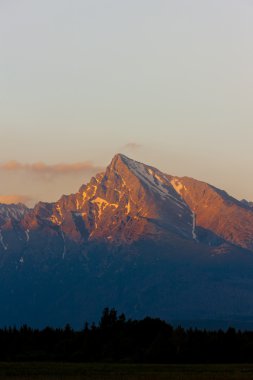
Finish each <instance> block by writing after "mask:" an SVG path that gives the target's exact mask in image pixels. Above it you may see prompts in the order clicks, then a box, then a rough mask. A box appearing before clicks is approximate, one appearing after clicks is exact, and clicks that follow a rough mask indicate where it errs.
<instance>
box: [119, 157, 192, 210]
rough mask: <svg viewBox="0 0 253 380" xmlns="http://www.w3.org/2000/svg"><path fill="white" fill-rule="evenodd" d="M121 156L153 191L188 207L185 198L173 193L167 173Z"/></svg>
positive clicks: (182, 206)
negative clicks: (181, 198) (179, 197)
mask: <svg viewBox="0 0 253 380" xmlns="http://www.w3.org/2000/svg"><path fill="white" fill-rule="evenodd" d="M121 157H122V158H123V161H124V162H125V164H126V165H127V166H128V168H129V169H130V170H131V171H132V172H133V173H134V174H135V175H136V177H138V178H139V179H140V180H141V181H142V182H143V183H145V184H146V185H147V186H148V187H149V188H150V189H151V190H152V191H153V192H156V193H158V194H159V195H160V197H161V198H162V199H163V200H164V201H166V200H168V199H170V200H172V201H173V202H175V203H176V204H177V206H178V207H180V208H182V209H183V208H188V207H187V205H186V204H185V202H184V201H183V200H180V199H178V198H177V197H176V196H175V195H173V192H174V189H173V187H172V186H171V183H170V180H169V179H168V178H167V177H166V175H164V174H163V173H161V172H160V171H159V170H157V169H155V168H152V167H150V166H146V165H144V164H142V163H140V162H137V161H134V160H131V159H129V158H127V157H126V156H123V155H121Z"/></svg>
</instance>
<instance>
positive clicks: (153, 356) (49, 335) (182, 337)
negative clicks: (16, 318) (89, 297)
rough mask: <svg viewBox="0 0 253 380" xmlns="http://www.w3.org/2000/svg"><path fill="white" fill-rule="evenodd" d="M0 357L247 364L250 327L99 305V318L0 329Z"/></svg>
mask: <svg viewBox="0 0 253 380" xmlns="http://www.w3.org/2000/svg"><path fill="white" fill-rule="evenodd" d="M0 361H66V362H67V361H68V362H126V363H128V362H129V363H235V362H237V363H242V362H243V363H245V362H247V363H252V362H253V332H251V331H238V330H235V329H234V328H229V329H228V330H226V331H222V330H217V331H207V330H199V329H184V328H182V327H176V328H174V327H173V326H171V325H170V324H168V323H166V322H165V321H162V320H160V319H158V318H149V317H146V318H144V319H142V320H131V319H126V317H125V315H124V314H121V315H118V314H117V312H116V310H115V309H109V308H106V309H104V311H103V313H102V316H101V319H100V321H99V323H98V324H97V325H96V324H94V323H93V324H91V325H89V324H88V323H85V325H84V328H83V329H82V330H81V331H75V330H73V329H72V328H71V326H70V325H66V326H65V327H64V328H50V327H46V328H44V329H43V330H39V329H33V328H30V327H28V326H26V325H24V326H22V327H20V328H19V329H17V328H15V327H12V328H3V329H0Z"/></svg>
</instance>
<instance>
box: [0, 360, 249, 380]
mask: <svg viewBox="0 0 253 380" xmlns="http://www.w3.org/2000/svg"><path fill="white" fill-rule="evenodd" d="M4 379H13V380H14V379H15V380H18V379H22V380H32V379H35V380H81V379H87V380H109V379H110V380H164V379H168V380H202V379H203V380H252V379H253V365H247V364H245V365H241V364H240V365H237V364H233V365H229V364H228V365H203V364H201V365H140V364H138V365H132V364H120V365H119V364H68V363H0V380H4Z"/></svg>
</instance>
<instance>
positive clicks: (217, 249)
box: [0, 154, 253, 326]
mask: <svg viewBox="0 0 253 380" xmlns="http://www.w3.org/2000/svg"><path fill="white" fill-rule="evenodd" d="M252 251H253V208H252V205H251V203H250V202H247V201H241V202H240V201H238V200H236V199H234V198H232V197H230V196H229V195H228V194H227V193H225V192H224V191H222V190H219V189H217V188H215V187H213V186H211V185H208V184H206V183H203V182H200V181H197V180H195V179H192V178H187V177H183V178H180V177H175V176H171V175H169V174H166V173H162V172H161V171H159V170H158V169H156V168H154V167H151V166H148V165H145V164H142V163H140V162H137V161H134V160H132V159H130V158H128V157H126V156H124V155H122V154H117V155H116V156H115V157H114V158H113V159H112V161H111V163H110V164H109V166H108V167H107V169H106V170H105V172H103V173H99V174H97V175H96V176H95V177H93V178H92V179H91V180H90V182H89V183H88V184H85V185H82V186H81V188H80V189H79V191H78V192H77V193H76V194H71V195H63V196H62V197H61V198H60V199H59V200H58V201H57V202H54V203H45V202H39V203H38V204H37V205H36V206H35V207H34V208H33V209H28V208H27V207H26V206H24V205H22V204H18V205H3V204H0V289H1V291H0V302H1V305H3V306H2V309H1V315H0V325H3V324H4V325H8V324H18V323H31V324H32V325H45V324H54V325H61V324H65V323H66V322H71V323H73V324H74V325H75V326H80V325H81V324H82V323H83V319H84V318H86V319H88V320H96V319H97V318H98V316H99V315H100V313H101V310H102V309H103V307H105V306H111V307H117V308H118V309H120V310H121V311H124V312H127V313H128V314H129V315H130V316H133V317H142V316H145V315H153V316H159V317H162V318H165V319H170V318H174V319H181V320H182V319H192V318H223V317H224V318H226V317H227V318H228V317H229V318H230V317H231V318H234V317H235V318H241V317H247V318H248V317H250V316H251V315H252V316H253V306H252V305H253V290H252V289H253V271H252V270H251V268H252V267H253V252H252Z"/></svg>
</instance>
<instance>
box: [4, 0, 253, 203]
mask: <svg viewBox="0 0 253 380" xmlns="http://www.w3.org/2000/svg"><path fill="white" fill-rule="evenodd" d="M252 19H253V5H252V2H251V1H248V0H240V1H238V0H212V1H210V0H192V1H190V2H189V1H188V0H181V1H170V0H168V1H165V0H157V1H151V0H150V1H149V0H137V1H136V0H135V1H133V0H129V1H126V2H125V1H118V0H108V1H104V0H97V1H93V0H92V1H91V0H74V1H71V2H70V1H69V0H50V1H49V0H44V1H43V2H35V1H33V0H23V1H22V2H18V1H15V0H8V1H7V0H3V1H1V2H0V35H1V36H2V37H1V39H0V49H1V62H0V132H1V151H0V202H1V201H6V200H8V201H12V200H15V201H17V200H18V199H20V200H22V201H25V202H26V203H28V204H30V205H31V204H33V203H34V202H36V201H37V200H39V199H41V200H48V201H51V200H56V199H57V198H58V197H59V196H60V195H61V194H62V193H70V192H74V191H76V190H77V189H78V188H79V186H80V185H81V184H82V183H83V182H86V181H87V180H88V179H89V178H90V176H91V175H93V174H94V173H96V172H97V171H100V170H101V168H103V167H104V166H105V165H107V164H108V163H109V162H110V160H111V158H112V156H113V155H114V154H115V153H117V152H119V151H121V152H123V153H125V154H127V155H129V156H131V157H133V158H135V159H137V160H140V161H143V162H147V163H149V164H152V165H153V166H157V167H159V168H160V169H161V170H164V171H166V172H168V173H171V174H176V175H179V176H182V175H188V176H192V177H195V178H199V179H202V180H204V181H207V182H210V183H212V184H214V185H216V186H218V187H220V188H223V189H226V190H227V191H228V192H229V193H231V194H232V195H234V196H236V197H237V198H247V199H251V200H252V199H253V190H252V189H253V179H252V178H253V176H252V174H253V173H252V162H253V150H252V141H253V107H252V99H253V74H252V67H253V49H252V38H253V23H252ZM6 196H8V197H10V196H12V197H13V196H15V198H6ZM19 197H20V198H19Z"/></svg>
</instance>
